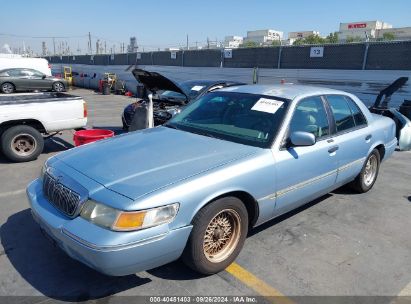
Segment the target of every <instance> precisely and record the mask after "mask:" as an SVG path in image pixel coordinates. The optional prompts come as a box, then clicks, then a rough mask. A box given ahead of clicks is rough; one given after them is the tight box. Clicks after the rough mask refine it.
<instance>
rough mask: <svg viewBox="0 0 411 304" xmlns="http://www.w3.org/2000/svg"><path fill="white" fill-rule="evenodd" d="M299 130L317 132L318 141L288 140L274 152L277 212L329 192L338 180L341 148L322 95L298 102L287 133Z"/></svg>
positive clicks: (279, 212) (283, 211) (280, 212)
mask: <svg viewBox="0 0 411 304" xmlns="http://www.w3.org/2000/svg"><path fill="white" fill-rule="evenodd" d="M296 131H304V132H310V133H312V134H314V135H315V137H316V143H315V144H314V145H313V146H300V147H293V146H292V145H290V144H289V143H288V144H285V145H284V147H283V148H282V149H280V151H278V152H275V153H274V157H275V160H276V172H277V178H276V180H277V183H276V186H277V187H276V188H277V193H276V208H275V211H274V212H275V214H274V216H277V215H279V214H282V213H285V212H287V211H289V210H292V209H294V208H296V207H298V206H299V205H302V204H304V203H307V202H309V201H311V200H313V199H314V198H316V197H319V196H321V195H323V194H325V193H327V192H329V191H330V189H331V188H332V187H333V186H334V184H335V181H336V176H337V173H336V168H337V161H336V155H337V153H338V150H336V147H335V145H334V143H333V141H332V139H331V138H330V120H329V117H328V115H327V112H326V110H325V106H324V100H323V99H322V98H321V97H320V96H315V97H308V98H305V99H303V100H301V101H299V102H298V104H297V106H296V108H295V110H294V113H293V116H292V119H291V122H290V125H289V127H288V136H289V135H290V134H292V133H293V132H296Z"/></svg>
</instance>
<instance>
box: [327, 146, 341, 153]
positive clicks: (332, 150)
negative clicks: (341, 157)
mask: <svg viewBox="0 0 411 304" xmlns="http://www.w3.org/2000/svg"><path fill="white" fill-rule="evenodd" d="M338 149H339V147H338V146H333V147H331V148H330V149H328V153H330V154H331V153H334V152H335V151H337V150H338Z"/></svg>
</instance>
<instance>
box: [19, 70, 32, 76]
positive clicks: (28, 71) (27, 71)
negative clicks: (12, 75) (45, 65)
mask: <svg viewBox="0 0 411 304" xmlns="http://www.w3.org/2000/svg"><path fill="white" fill-rule="evenodd" d="M20 74H21V75H22V76H33V73H32V72H31V71H30V70H21V71H20Z"/></svg>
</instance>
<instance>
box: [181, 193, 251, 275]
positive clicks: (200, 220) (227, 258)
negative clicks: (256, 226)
mask: <svg viewBox="0 0 411 304" xmlns="http://www.w3.org/2000/svg"><path fill="white" fill-rule="evenodd" d="M247 231H248V214H247V209H246V207H245V206H244V204H243V202H242V201H241V200H239V199H238V198H236V197H224V198H221V199H218V200H216V201H214V202H212V203H210V204H209V205H207V206H205V207H204V208H203V209H201V210H200V211H199V212H198V213H197V215H196V216H195V218H194V220H193V230H192V232H191V235H190V238H189V240H188V243H187V246H186V248H185V250H184V253H183V261H184V263H185V264H187V265H188V266H189V267H190V268H192V269H193V270H195V271H197V272H200V273H203V274H213V273H217V272H219V271H222V270H224V269H225V268H226V267H227V266H228V265H230V264H231V263H232V262H233V261H234V260H235V258H236V257H237V256H238V254H239V253H240V251H241V248H242V247H243V245H244V241H245V238H246V235H247Z"/></svg>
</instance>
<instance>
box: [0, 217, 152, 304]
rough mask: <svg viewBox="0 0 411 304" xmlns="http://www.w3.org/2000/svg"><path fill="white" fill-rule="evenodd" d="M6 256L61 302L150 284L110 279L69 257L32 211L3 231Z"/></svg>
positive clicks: (128, 278)
mask: <svg viewBox="0 0 411 304" xmlns="http://www.w3.org/2000/svg"><path fill="white" fill-rule="evenodd" d="M0 238H1V244H2V246H3V247H4V251H5V254H6V255H7V257H8V259H9V260H10V262H11V264H12V265H13V266H14V268H15V269H16V270H17V271H18V273H19V274H20V275H21V276H22V277H23V279H24V280H26V281H27V282H28V283H29V284H30V285H32V286H33V287H34V288H35V289H36V290H38V291H39V292H41V293H42V294H44V295H45V296H47V297H50V298H53V299H56V300H60V301H70V302H72V301H86V300H92V299H99V298H103V297H107V296H110V295H114V294H116V293H119V292H122V291H124V290H128V289H130V288H134V287H137V286H140V285H143V284H146V283H149V282H151V280H150V279H147V278H140V277H138V276H136V275H129V276H124V277H111V276H106V275H103V274H101V273H99V272H97V271H94V270H93V269H91V268H89V267H87V266H85V265H83V264H81V263H80V262H77V261H75V260H73V259H71V258H70V257H68V256H67V255H66V254H65V253H64V252H63V251H61V250H60V249H59V248H56V247H54V246H53V245H52V244H51V242H49V241H48V240H47V239H46V238H45V237H44V236H43V235H42V233H41V232H40V229H39V227H38V225H37V223H36V222H35V221H34V220H33V218H32V216H31V213H30V209H26V210H23V211H21V212H18V213H16V214H14V215H12V216H10V217H9V218H8V219H7V222H6V223H5V224H4V225H2V226H1V228H0Z"/></svg>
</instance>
